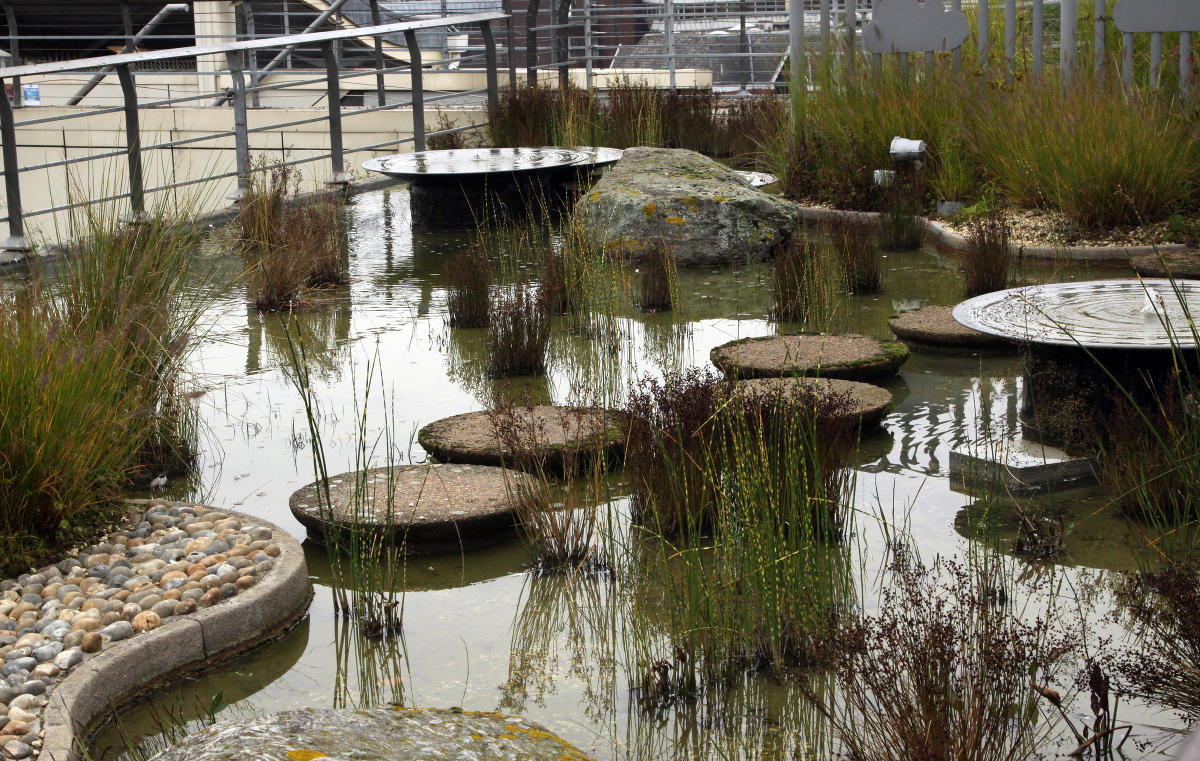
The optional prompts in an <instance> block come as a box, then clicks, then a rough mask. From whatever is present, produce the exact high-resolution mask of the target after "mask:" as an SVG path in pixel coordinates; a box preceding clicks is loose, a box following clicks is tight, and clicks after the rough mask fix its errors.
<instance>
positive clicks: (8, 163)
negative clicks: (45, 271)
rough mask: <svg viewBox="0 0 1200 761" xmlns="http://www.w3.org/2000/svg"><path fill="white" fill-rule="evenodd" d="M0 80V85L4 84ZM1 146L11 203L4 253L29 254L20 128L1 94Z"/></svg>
mask: <svg viewBox="0 0 1200 761" xmlns="http://www.w3.org/2000/svg"><path fill="white" fill-rule="evenodd" d="M2 83H3V82H2V80H0V84H2ZM0 143H2V144H3V145H2V151H0V156H2V158H3V161H4V194H5V197H6V199H7V201H8V237H7V238H5V239H4V242H3V243H0V249H3V250H4V251H29V250H31V248H32V246H30V245H29V239H28V238H26V237H25V218H24V217H23V216H21V214H22V209H21V174H20V166H19V165H18V164H17V127H16V120H15V119H13V110H12V104H11V103H9V102H8V98H7V97H6V96H5V95H4V93H3V92H2V91H0Z"/></svg>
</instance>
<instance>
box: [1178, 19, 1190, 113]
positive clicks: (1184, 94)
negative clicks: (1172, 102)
mask: <svg viewBox="0 0 1200 761" xmlns="http://www.w3.org/2000/svg"><path fill="white" fill-rule="evenodd" d="M1179 97H1181V98H1183V100H1185V101H1188V100H1191V99H1192V33H1191V32H1180V33H1179Z"/></svg>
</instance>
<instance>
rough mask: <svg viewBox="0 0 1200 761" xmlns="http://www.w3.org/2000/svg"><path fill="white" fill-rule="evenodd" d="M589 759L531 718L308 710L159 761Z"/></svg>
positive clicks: (210, 735)
mask: <svg viewBox="0 0 1200 761" xmlns="http://www.w3.org/2000/svg"><path fill="white" fill-rule="evenodd" d="M319 758H328V759H330V761H334V760H335V759H356V761H395V759H428V760H429V761H434V760H435V759H445V761H452V760H454V759H488V760H489V761H588V759H587V757H586V756H584V755H583V753H581V752H580V751H579V750H578V749H577V748H575V747H573V746H571V745H568V744H567V742H566V741H564V740H561V739H559V738H558V737H556V736H555V735H553V734H551V733H549V732H547V731H546V730H545V729H543V728H542V727H540V726H538V725H537V724H534V723H532V722H528V721H525V720H523V719H519V718H515V717H510V716H504V715H502V714H498V713H480V712H475V711H460V710H453V709H451V710H433V709H421V708H395V709H392V708H366V709H357V710H351V709H342V710H338V709H328V708H305V709H298V710H293V711H283V712H281V713H275V714H270V715H268V716H263V717H262V718H258V719H251V720H245V721H243V720H238V721H222V722H218V723H216V724H214V725H212V726H211V727H208V728H206V729H202V730H200V731H199V732H197V733H196V734H194V735H192V736H191V737H188V738H187V739H185V740H184V741H183V742H181V743H179V744H178V745H176V746H175V747H173V748H171V749H169V750H166V751H164V752H162V753H160V754H158V755H157V756H155V757H154V761H285V759H290V761H314V760H315V759H319Z"/></svg>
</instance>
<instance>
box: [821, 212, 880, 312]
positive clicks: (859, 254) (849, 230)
mask: <svg viewBox="0 0 1200 761" xmlns="http://www.w3.org/2000/svg"><path fill="white" fill-rule="evenodd" d="M828 229H829V240H830V242H831V243H832V244H833V250H834V253H836V254H837V258H838V259H839V261H840V262H841V265H842V266H841V268H842V271H843V272H844V273H845V275H846V284H847V285H848V286H849V287H850V292H851V293H874V292H876V291H878V290H879V287H880V284H881V282H882V280H883V256H882V255H881V254H880V252H879V245H878V238H877V236H876V234H875V231H874V230H872V229H871V226H870V225H869V224H867V223H866V222H865V221H863V220H860V219H852V218H847V217H844V216H835V217H834V218H833V219H831V220H830V221H829V222H828Z"/></svg>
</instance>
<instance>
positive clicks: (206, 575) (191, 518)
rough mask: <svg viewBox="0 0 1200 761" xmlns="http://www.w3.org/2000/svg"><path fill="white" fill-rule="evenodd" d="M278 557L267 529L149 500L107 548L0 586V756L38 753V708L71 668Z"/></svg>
mask: <svg viewBox="0 0 1200 761" xmlns="http://www.w3.org/2000/svg"><path fill="white" fill-rule="evenodd" d="M279 553H280V548H279V546H278V545H277V544H276V543H274V541H273V537H272V532H271V529H269V528H266V527H264V526H257V525H253V524H246V523H242V522H241V521H240V520H239V519H236V518H232V517H230V516H229V515H228V514H226V513H222V512H219V511H216V510H212V509H210V508H207V507H199V506H193V505H187V504H183V503H172V502H167V501H166V500H152V501H151V502H150V503H148V506H147V508H146V510H145V511H144V512H142V513H140V514H139V515H137V516H136V517H135V518H134V519H133V520H131V521H130V522H129V524H128V526H127V527H125V528H122V529H119V530H117V531H114V532H112V533H111V534H109V535H108V536H107V537H105V538H104V541H101V542H98V543H97V544H95V545H93V546H91V547H88V548H86V549H84V550H82V551H80V552H78V553H76V554H73V555H71V556H69V557H67V558H64V559H63V560H62V561H60V562H58V563H56V564H54V565H48V566H46V567H44V568H40V569H38V570H37V571H36V572H35V573H27V574H22V575H21V576H18V577H17V578H16V579H8V580H6V581H2V582H0V663H2V664H3V665H0V756H2V757H3V758H5V759H9V758H12V759H26V758H35V757H36V756H37V755H38V751H39V750H40V748H41V744H42V736H43V733H42V724H41V717H42V710H43V709H44V708H45V706H46V704H47V703H48V701H49V699H50V698H49V696H50V693H51V691H52V690H53V688H54V686H55V685H56V684H57V683H58V682H59V681H61V680H62V679H63V678H64V677H65V676H66V675H67V674H68V673H69V672H70V671H71V670H72V669H74V668H76V667H77V666H79V664H81V663H85V662H86V661H87V660H89V659H90V658H93V657H95V656H96V654H98V653H101V652H103V651H104V649H105V648H106V647H107V646H108V645H109V644H110V643H112V642H119V641H121V640H125V639H129V638H130V637H136V636H137V635H138V634H139V633H141V632H146V631H150V630H151V629H156V628H158V627H159V626H161V625H162V623H163V622H164V621H165V620H166V619H169V618H171V617H172V616H185V615H187V614H188V613H192V612H194V611H196V610H197V609H200V608H207V607H210V606H212V605H215V604H217V603H219V602H220V601H222V600H226V599H228V598H230V597H234V596H235V595H237V594H238V593H239V592H241V591H243V590H247V589H250V588H251V587H253V586H254V585H255V583H256V582H257V581H258V579H259V578H260V577H261V576H262V575H263V574H265V573H267V572H268V571H270V570H271V568H272V566H273V564H274V562H275V561H274V559H275V558H277V557H278V556H279Z"/></svg>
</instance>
